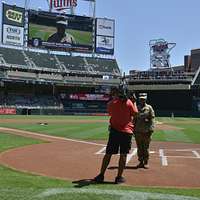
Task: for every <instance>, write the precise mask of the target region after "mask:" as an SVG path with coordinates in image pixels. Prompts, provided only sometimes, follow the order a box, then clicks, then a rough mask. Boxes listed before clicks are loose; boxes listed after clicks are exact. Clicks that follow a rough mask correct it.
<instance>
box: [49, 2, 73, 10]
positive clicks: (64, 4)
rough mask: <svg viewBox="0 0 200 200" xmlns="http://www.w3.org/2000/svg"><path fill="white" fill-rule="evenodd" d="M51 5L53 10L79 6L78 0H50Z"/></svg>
mask: <svg viewBox="0 0 200 200" xmlns="http://www.w3.org/2000/svg"><path fill="white" fill-rule="evenodd" d="M49 6H50V8H51V9H52V10H55V11H61V10H64V9H69V8H71V7H76V6H77V0H49Z"/></svg>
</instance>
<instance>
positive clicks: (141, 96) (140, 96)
mask: <svg viewBox="0 0 200 200" xmlns="http://www.w3.org/2000/svg"><path fill="white" fill-rule="evenodd" d="M139 99H147V93H140V94H139Z"/></svg>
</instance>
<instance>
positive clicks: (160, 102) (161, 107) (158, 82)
mask: <svg viewBox="0 0 200 200" xmlns="http://www.w3.org/2000/svg"><path fill="white" fill-rule="evenodd" d="M194 55H195V56H194ZM199 66H200V53H199V50H191V56H187V59H186V57H185V62H184V65H182V66H174V67H166V68H154V69H149V70H147V71H137V70H131V71H130V72H129V75H128V76H126V80H127V82H128V88H129V90H131V91H135V92H136V93H139V92H147V93H148V96H149V97H148V99H149V101H150V102H151V104H152V105H153V106H154V108H155V110H156V112H157V115H164V116H171V115H172V114H173V116H174V115H175V116H200V109H199V108H200V107H199V105H200V93H199V87H200V68H199Z"/></svg>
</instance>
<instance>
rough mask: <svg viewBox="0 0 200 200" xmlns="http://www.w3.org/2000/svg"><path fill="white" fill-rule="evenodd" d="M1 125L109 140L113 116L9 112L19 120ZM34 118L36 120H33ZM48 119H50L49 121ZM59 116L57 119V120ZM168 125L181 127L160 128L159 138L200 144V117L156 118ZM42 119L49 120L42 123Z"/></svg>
mask: <svg viewBox="0 0 200 200" xmlns="http://www.w3.org/2000/svg"><path fill="white" fill-rule="evenodd" d="M1 118H2V120H1V121H0V126H2V127H10V128H17V129H22V130H27V131H33V132H37V133H43V134H48V135H53V136H60V137H66V138H73V139H83V140H106V139H107V138H108V130H107V129H108V124H109V118H108V117H102V116H98V117H96V116H92V117H91V116H8V118H7V119H10V120H12V119H16V120H20V121H16V122H15V123H13V122H12V123H8V122H3V120H4V119H5V116H2V117H1ZM31 120H35V121H34V122H32V121H31ZM48 120H50V121H49V122H48ZM53 120H57V121H55V122H54V121H53ZM156 121H159V122H162V123H163V124H164V125H165V124H166V125H171V126H173V127H174V128H178V129H177V130H156V131H155V132H154V134H153V140H155V141H170V142H187V143H198V144H200V131H199V130H200V120H199V119H197V118H156ZM39 122H48V124H47V125H44V126H42V125H40V124H39Z"/></svg>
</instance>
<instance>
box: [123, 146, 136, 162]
mask: <svg viewBox="0 0 200 200" xmlns="http://www.w3.org/2000/svg"><path fill="white" fill-rule="evenodd" d="M136 154H137V148H134V149H133V151H132V153H130V154H128V155H127V159H126V165H127V164H128V163H129V162H130V160H131V159H132V157H133V156H135V155H136Z"/></svg>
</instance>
